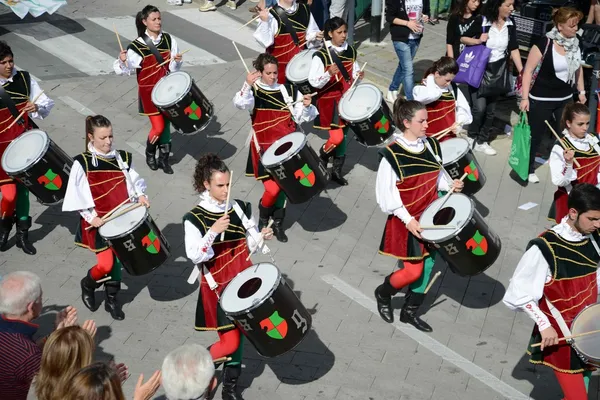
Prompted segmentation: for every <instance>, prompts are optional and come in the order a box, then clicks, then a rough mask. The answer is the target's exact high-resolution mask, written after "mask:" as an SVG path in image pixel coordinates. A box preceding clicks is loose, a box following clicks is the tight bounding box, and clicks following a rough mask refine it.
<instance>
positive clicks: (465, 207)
mask: <svg viewBox="0 0 600 400" xmlns="http://www.w3.org/2000/svg"><path fill="white" fill-rule="evenodd" d="M442 201H443V197H441V198H439V199H437V200H435V201H434V202H433V203H431V204H430V205H429V207H427V208H426V209H425V211H424V212H423V214H422V215H421V218H420V219H419V224H421V226H431V225H449V226H451V227H452V228H451V229H450V228H448V229H444V228H443V227H440V228H437V229H424V230H423V232H421V237H422V238H423V240H424V241H425V242H428V243H431V244H432V245H433V247H435V249H436V250H437V251H438V252H439V253H440V255H441V256H442V257H443V258H444V260H446V262H447V263H448V266H449V267H450V269H451V270H452V272H454V273H455V274H458V275H461V276H473V275H477V274H480V273H482V272H483V271H485V270H486V269H488V268H489V267H491V266H492V264H493V263H494V262H495V261H496V259H497V258H498V255H499V254H500V250H501V248H502V243H501V242H500V238H499V237H498V235H496V234H495V233H494V232H493V231H492V230H491V229H490V228H489V227H488V226H487V224H486V223H485V221H484V220H483V217H482V216H481V214H479V212H478V211H477V210H476V209H475V203H474V202H473V200H472V199H471V198H470V197H469V196H467V195H464V194H462V193H453V194H451V195H450V198H449V199H448V200H447V201H446V203H445V204H444V207H443V208H442V209H441V210H439V211H438V209H439V207H440V204H441V203H442Z"/></svg>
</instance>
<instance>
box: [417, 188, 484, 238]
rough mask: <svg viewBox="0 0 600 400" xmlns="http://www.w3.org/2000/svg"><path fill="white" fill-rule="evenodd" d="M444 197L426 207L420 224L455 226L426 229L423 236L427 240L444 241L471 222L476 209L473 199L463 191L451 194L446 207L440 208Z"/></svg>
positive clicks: (422, 233)
mask: <svg viewBox="0 0 600 400" xmlns="http://www.w3.org/2000/svg"><path fill="white" fill-rule="evenodd" d="M443 199H444V198H443V197H440V198H439V199H437V200H435V201H434V202H433V203H431V204H430V205H429V207H427V208H426V209H425V211H424V212H423V215H421V218H420V219H419V224H421V225H422V226H432V225H452V226H453V227H454V228H453V229H424V230H423V232H421V237H422V238H423V240H425V241H427V242H433V243H436V242H442V241H444V240H447V239H449V238H451V237H453V236H456V234H457V233H458V232H460V231H461V230H462V228H463V227H464V226H465V225H466V224H467V223H468V222H469V220H470V219H471V216H472V215H473V211H474V210H475V204H473V200H471V199H470V198H469V197H468V196H466V195H464V194H462V193H453V194H451V195H450V198H449V199H448V201H446V203H445V204H444V207H443V208H442V209H441V210H440V209H439V208H440V204H441V203H442V201H443ZM438 210H439V211H438Z"/></svg>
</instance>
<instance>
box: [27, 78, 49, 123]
mask: <svg viewBox="0 0 600 400" xmlns="http://www.w3.org/2000/svg"><path fill="white" fill-rule="evenodd" d="M30 86H31V91H30V93H29V101H33V100H34V99H35V98H36V97H37V96H38V95H40V93H42V88H40V85H39V84H38V83H37V81H36V80H35V79H33V78H30ZM35 104H36V105H37V106H38V110H37V111H36V112H33V113H30V114H29V115H30V116H31V118H36V119H44V118H46V117H47V116H48V114H50V110H52V107H54V100H52V99H51V98H50V97H48V96H46V94H45V93H42V94H41V95H40V97H39V98H38V99H37V100H36V101H35Z"/></svg>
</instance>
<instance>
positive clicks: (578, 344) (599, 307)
mask: <svg viewBox="0 0 600 400" xmlns="http://www.w3.org/2000/svg"><path fill="white" fill-rule="evenodd" d="M589 313H593V314H595V317H596V318H589V319H588V320H587V321H581V320H583V317H582V315H583V314H589ZM598 313H600V303H596V304H591V305H589V306H586V307H585V308H584V309H583V310H581V311H580V312H579V314H577V316H575V318H573V322H572V323H571V333H572V334H573V335H577V334H581V333H584V332H592V331H596V330H598V329H600V326H599V324H598V322H597V321H598V318H597V315H598ZM586 322H587V323H586ZM598 336H600V335H588V336H582V337H579V338H574V339H570V340H568V342H569V343H570V344H571V347H572V348H573V350H575V353H577V356H578V357H579V358H580V359H581V360H582V361H584V362H586V363H588V364H591V365H593V366H595V367H598V368H600V358H599V357H593V356H591V355H589V353H587V352H585V351H584V350H583V349H582V347H586V350H587V348H589V347H590V342H593V344H592V345H591V346H593V347H594V348H597V347H596V346H597V340H598V339H597V337H598Z"/></svg>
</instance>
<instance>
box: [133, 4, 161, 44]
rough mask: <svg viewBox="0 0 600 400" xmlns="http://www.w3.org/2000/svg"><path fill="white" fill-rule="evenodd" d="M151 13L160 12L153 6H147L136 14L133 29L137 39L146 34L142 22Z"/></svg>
mask: <svg viewBox="0 0 600 400" xmlns="http://www.w3.org/2000/svg"><path fill="white" fill-rule="evenodd" d="M153 12H157V13H160V10H159V9H158V8H157V7H155V6H151V5H147V6H146V7H144V9H143V10H142V11H139V12H138V13H137V14H136V16H135V27H136V29H137V34H138V37H143V36H144V33H145V32H146V25H144V20H145V19H146V18H148V16H149V15H150V14H152V13H153Z"/></svg>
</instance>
